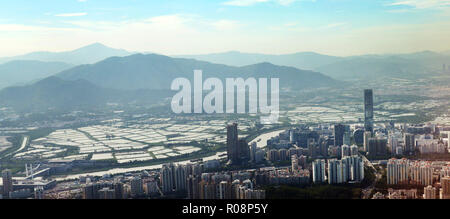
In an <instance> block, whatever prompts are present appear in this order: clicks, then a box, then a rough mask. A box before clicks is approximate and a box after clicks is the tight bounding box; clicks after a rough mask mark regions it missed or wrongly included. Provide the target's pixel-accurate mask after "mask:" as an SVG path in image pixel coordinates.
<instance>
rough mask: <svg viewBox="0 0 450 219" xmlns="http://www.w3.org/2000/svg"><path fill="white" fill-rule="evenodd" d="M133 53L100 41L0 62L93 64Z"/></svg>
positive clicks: (29, 54)
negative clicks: (77, 47) (71, 49)
mask: <svg viewBox="0 0 450 219" xmlns="http://www.w3.org/2000/svg"><path fill="white" fill-rule="evenodd" d="M131 54H133V53H131V52H128V51H126V50H123V49H113V48H110V47H107V46H105V45H103V44H101V43H94V44H91V45H88V46H85V47H82V48H79V49H76V50H73V51H67V52H32V53H28V54H25V55H20V56H14V57H5V58H0V64H1V63H6V62H9V61H13V60H33V61H41V62H64V63H68V64H71V65H81V64H93V63H96V62H99V61H101V60H104V59H106V58H109V57H113V56H128V55H131Z"/></svg>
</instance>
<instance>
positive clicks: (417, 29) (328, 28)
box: [0, 0, 450, 57]
mask: <svg viewBox="0 0 450 219" xmlns="http://www.w3.org/2000/svg"><path fill="white" fill-rule="evenodd" d="M449 11H450V10H449V4H448V1H445V0H437V1H436V0H433V1H430V0H426V1H397V0H383V1H364V2H361V1H355V0H345V1H332V0H317V1H315V0H314V1H313V0H301V1H295V0H287V1H286V0H257V1H254V0H231V1H227V0H216V1H196V2H194V3H192V2H189V3H188V2H187V1H183V0H177V1H171V2H154V1H152V2H148V1H134V2H133V4H132V5H129V4H127V3H124V2H117V1H116V2H111V1H108V2H106V1H89V0H78V1H77V0H72V1H64V2H61V1H51V0H46V1H41V2H39V3H35V2H33V3H30V2H23V1H14V2H8V3H3V7H2V8H1V9H0V14H1V16H0V33H1V34H0V42H1V44H2V45H3V48H2V51H1V52H0V57H6V56H14V55H20V54H24V53H28V52H33V51H42V50H43V51H66V50H71V49H74V48H79V47H82V46H84V45H88V44H91V43H94V42H101V43H104V44H107V45H109V46H111V47H115V48H122V49H126V50H129V51H137V52H155V53H160V54H165V55H181V54H207V53H217V52H226V51H235V50H238V51H241V52H250V53H265V54H289V53H295V52H302V51H313V52H318V53H323V54H328V55H337V56H350V55H360V54H374V53H376V54H379V53H381V54H384V53H409V52H417V51H423V50H433V51H438V52H443V51H447V50H450V47H449V48H445V47H443V46H442V45H441V44H442V43H441V42H445V41H447V40H448V39H450V32H449V31H448V29H450V28H448V27H450V22H446V21H445V20H446V18H448V16H449V15H450V13H449ZM50 37H51V40H49V38H50ZM181 39H182V40H181Z"/></svg>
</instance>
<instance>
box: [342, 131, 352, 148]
mask: <svg viewBox="0 0 450 219" xmlns="http://www.w3.org/2000/svg"><path fill="white" fill-rule="evenodd" d="M342 144H344V145H350V144H351V134H350V132H349V131H346V132H344V136H343V140H342Z"/></svg>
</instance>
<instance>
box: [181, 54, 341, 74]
mask: <svg viewBox="0 0 450 219" xmlns="http://www.w3.org/2000/svg"><path fill="white" fill-rule="evenodd" d="M175 57H179V58H189V59H197V60H202V61H207V62H212V63H219V64H225V65H231V66H245V65H253V64H256V63H261V62H270V63H272V64H275V65H283V66H291V67H295V68H299V69H305V70H313V69H315V68H317V67H320V66H323V65H327V64H331V63H335V62H338V61H341V60H343V59H344V58H342V57H337V56H328V55H322V54H318V53H314V52H299V53H294V54H287V55H267V54H257V53H241V52H237V51H231V52H225V53H214V54H206V55H180V56H175Z"/></svg>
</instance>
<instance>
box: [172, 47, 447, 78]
mask: <svg viewBox="0 0 450 219" xmlns="http://www.w3.org/2000/svg"><path fill="white" fill-rule="evenodd" d="M177 57H184V58H194V59H198V60H203V61H208V62H213V63H218V64H227V65H233V66H241V65H250V64H254V63H258V62H270V63H272V64H276V65H283V66H292V67H295V68H299V69H307V70H313V71H317V72H320V73H323V74H325V75H327V76H330V77H333V78H335V79H339V80H368V79H376V78H379V79H384V77H393V78H404V79H416V78H421V77H428V76H433V75H435V74H439V73H440V70H441V69H442V64H447V65H449V64H450V54H447V53H437V52H432V51H422V52H416V53H409V54H382V55H360V56H349V57H337V56H329V55H322V54H318V53H313V52H301V53H294V54H286V55H264V54H255V53H240V52H225V53H214V54H206V55H181V56H177Z"/></svg>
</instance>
